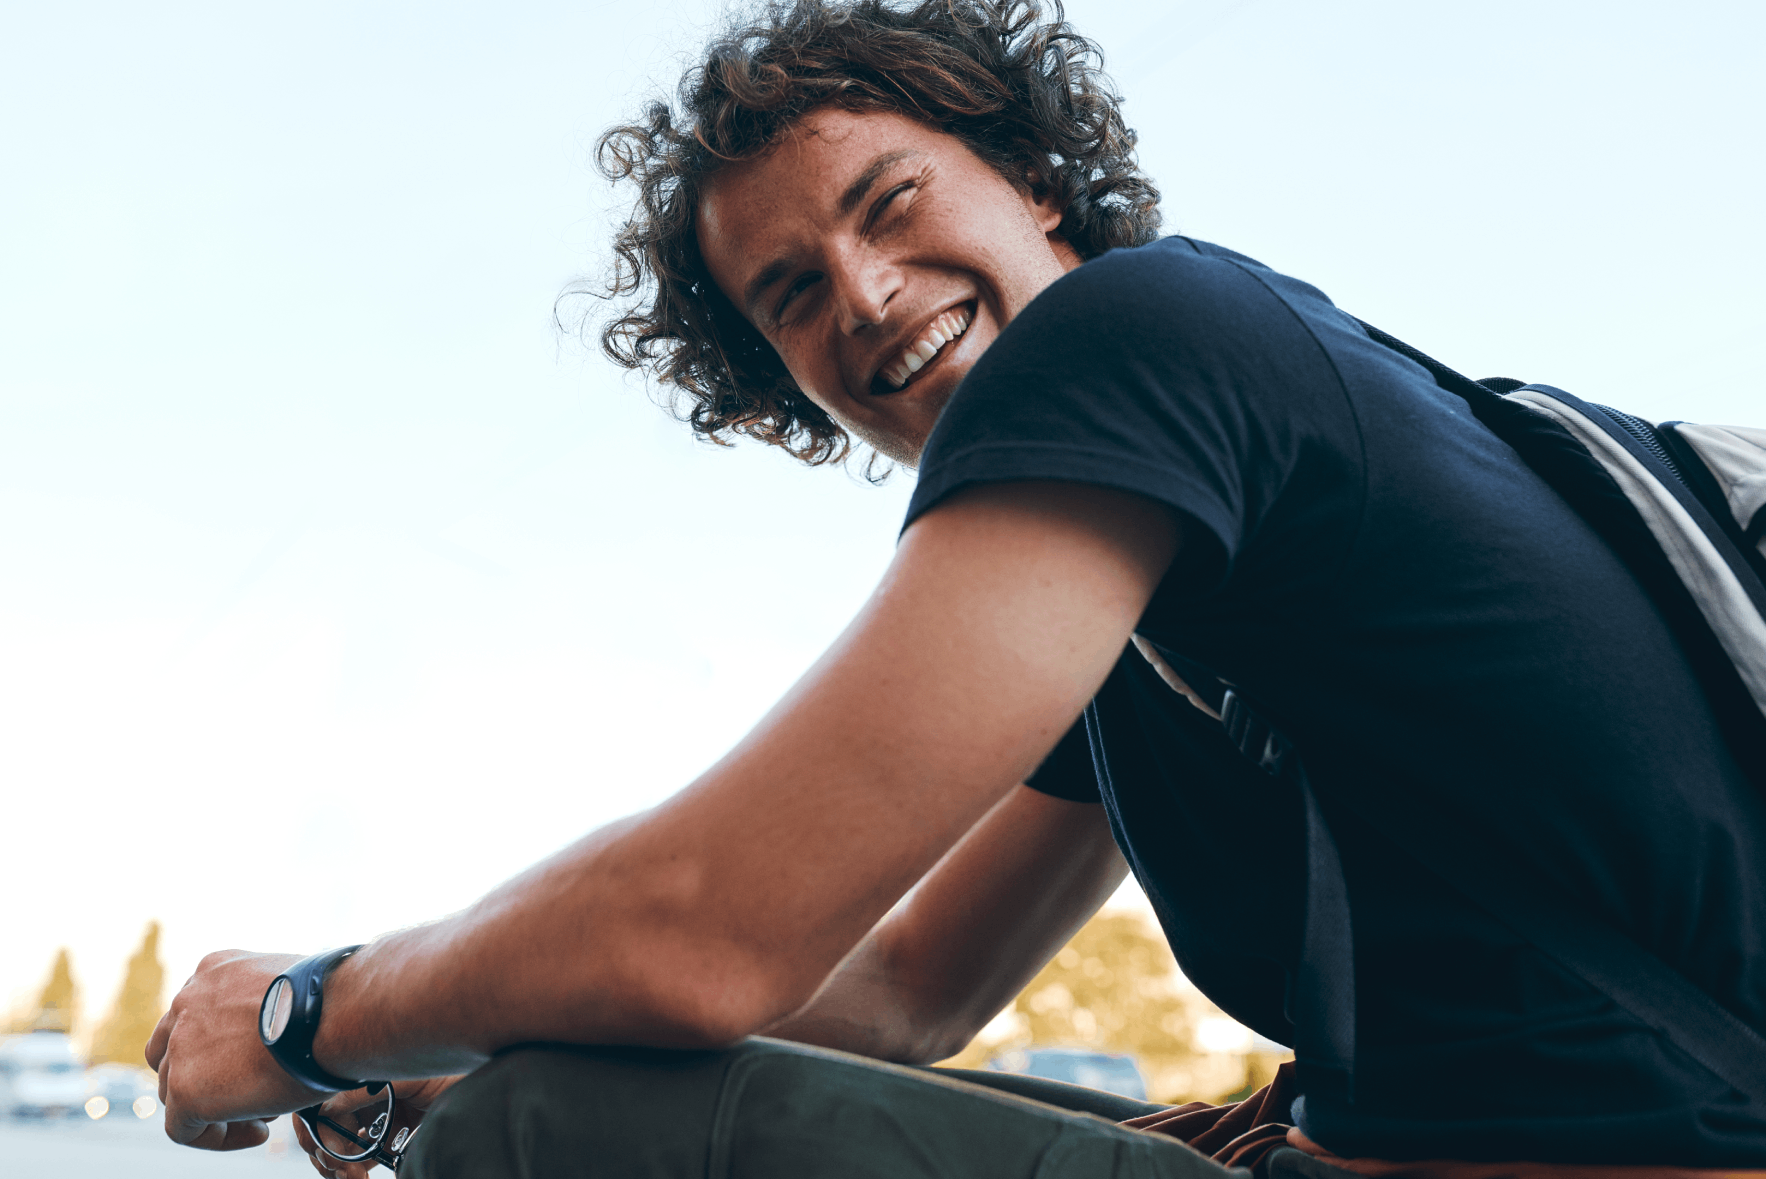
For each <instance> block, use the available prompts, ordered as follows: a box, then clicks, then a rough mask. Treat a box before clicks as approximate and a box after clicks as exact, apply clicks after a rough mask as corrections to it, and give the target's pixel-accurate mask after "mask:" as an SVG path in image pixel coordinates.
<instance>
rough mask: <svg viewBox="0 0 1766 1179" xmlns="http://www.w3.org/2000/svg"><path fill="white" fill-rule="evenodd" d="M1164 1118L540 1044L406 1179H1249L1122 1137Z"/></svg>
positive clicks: (954, 1079)
mask: <svg viewBox="0 0 1766 1179" xmlns="http://www.w3.org/2000/svg"><path fill="white" fill-rule="evenodd" d="M974 1080H984V1081H986V1082H987V1084H986V1085H982V1084H976V1083H973V1082H974ZM1008 1088H1009V1089H1012V1090H1015V1091H1016V1092H1006V1091H1005V1090H1006V1089H1008ZM1022 1094H1030V1095H1032V1096H1034V1097H1035V1098H1036V1100H1031V1099H1029V1098H1027V1097H1026V1096H1022ZM1158 1108H1160V1107H1158V1106H1151V1105H1147V1104H1146V1103H1144V1102H1138V1101H1131V1100H1128V1099H1127V1098H1122V1097H1117V1096H1115V1095H1114V1094H1109V1093H1099V1092H1096V1091H1094V1090H1089V1089H1082V1088H1080V1087H1079V1086H1076V1085H1063V1084H1061V1083H1059V1082H1053V1081H1039V1080H1037V1079H1035V1078H1028V1077H1014V1076H1011V1075H1010V1074H1004V1073H971V1072H962V1073H958V1072H955V1071H954V1070H952V1071H947V1070H936V1071H934V1070H924V1069H912V1068H902V1067H898V1066H895V1065H889V1064H881V1063H879V1062H877V1061H873V1060H866V1059H864V1058H862V1057H857V1056H849V1055H847V1054H845V1053H841V1052H829V1051H826V1050H823V1049H818V1048H807V1047H804V1046H803V1045H800V1044H790V1043H786V1042H784V1041H780V1040H768V1039H763V1038H759V1037H756V1038H754V1039H750V1040H747V1041H745V1042H744V1043H742V1044H740V1045H738V1046H737V1047H735V1048H733V1049H730V1050H728V1051H724V1052H665V1051H660V1050H653V1049H632V1048H573V1047H566V1046H562V1045H539V1046H533V1047H526V1048H519V1049H514V1050H511V1051H509V1052H505V1053H503V1054H501V1055H499V1056H498V1057H497V1058H496V1059H495V1060H493V1061H491V1062H490V1063H489V1064H487V1065H485V1066H484V1067H483V1068H481V1069H479V1070H478V1071H477V1072H475V1073H473V1074H472V1075H471V1076H470V1077H468V1078H466V1080H464V1081H462V1082H461V1083H460V1084H458V1085H456V1086H455V1087H454V1088H453V1089H452V1090H451V1091H450V1092H449V1093H448V1094H447V1095H446V1096H445V1097H444V1098H443V1099H442V1100H441V1101H440V1102H439V1103H437V1105H436V1107H435V1109H433V1110H431V1111H430V1113H429V1116H428V1117H427V1118H426V1119H425V1121H424V1125H423V1129H422V1132H421V1133H419V1134H418V1135H417V1136H416V1139H415V1141H414V1142H413V1144H412V1148H411V1152H410V1155H409V1157H408V1159H407V1162H406V1164H405V1166H404V1167H402V1168H401V1172H402V1175H403V1176H404V1179H517V1177H519V1179H575V1177H578V1176H595V1177H597V1179H601V1177H607V1179H615V1177H617V1179H626V1177H628V1176H630V1177H633V1179H640V1177H641V1179H922V1177H923V1179H994V1177H996V1176H997V1177H999V1179H1192V1177H1194V1179H1223V1177H1225V1176H1239V1177H1241V1179H1245V1177H1248V1175H1249V1173H1248V1172H1246V1171H1244V1170H1228V1169H1227V1168H1225V1167H1222V1166H1220V1165H1219V1164H1217V1163H1214V1162H1210V1161H1209V1160H1208V1159H1206V1158H1203V1157H1202V1156H1201V1155H1200V1154H1197V1153H1196V1152H1195V1151H1193V1150H1191V1149H1190V1148H1189V1147H1187V1146H1185V1145H1184V1144H1183V1143H1181V1142H1178V1141H1176V1140H1175V1139H1169V1138H1161V1137H1160V1136H1158V1135H1156V1134H1146V1133H1141V1132H1139V1131H1134V1130H1125V1129H1122V1128H1120V1127H1118V1126H1116V1125H1114V1124H1113V1122H1114V1121H1116V1120H1118V1119H1120V1118H1126V1117H1133V1116H1135V1115H1137V1114H1142V1113H1149V1112H1152V1111H1153V1110H1155V1109H1158ZM1282 1153H1283V1154H1295V1155H1297V1154H1298V1152H1293V1151H1284V1152H1282ZM1301 1157H1303V1156H1301ZM1305 1161H1307V1162H1310V1161H1312V1160H1305ZM1273 1173H1275V1174H1284V1173H1285V1174H1309V1173H1310V1172H1309V1171H1307V1170H1304V1169H1297V1170H1288V1169H1286V1168H1284V1169H1283V1170H1282V1171H1279V1172H1273ZM1337 1174H1341V1172H1337Z"/></svg>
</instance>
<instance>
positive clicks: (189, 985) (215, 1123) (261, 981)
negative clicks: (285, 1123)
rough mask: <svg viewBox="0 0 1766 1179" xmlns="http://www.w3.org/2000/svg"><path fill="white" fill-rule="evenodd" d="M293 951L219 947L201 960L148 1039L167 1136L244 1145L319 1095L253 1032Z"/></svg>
mask: <svg viewBox="0 0 1766 1179" xmlns="http://www.w3.org/2000/svg"><path fill="white" fill-rule="evenodd" d="M299 960H300V959H299V958H298V957H297V956H296V955H293V954H252V953H248V952H246V951H244V950H221V951H219V952H217V953H214V954H210V955H209V956H208V957H206V958H204V959H203V960H202V962H201V963H200V964H199V965H198V966H197V968H196V973H195V974H193V975H191V976H190V980H189V981H188V982H186V983H185V984H184V986H183V988H182V989H181V990H179V992H178V994H177V996H176V997H175V998H174V999H173V1000H172V1006H171V1009H170V1010H169V1011H167V1012H166V1013H165V1015H164V1016H163V1017H162V1018H161V1019H160V1021H159V1026H158V1027H156V1028H154V1029H153V1037H152V1039H150V1040H148V1041H147V1063H148V1064H149V1065H151V1066H152V1067H153V1070H154V1071H155V1072H157V1073H158V1074H159V1099H160V1103H161V1104H162V1105H164V1106H165V1107H166V1136H167V1137H168V1138H170V1139H171V1140H172V1141H173V1142H177V1143H181V1144H183V1145H185V1146H194V1147H197V1148H198V1149H200V1150H243V1149H245V1148H246V1147H251V1146H258V1145H260V1144H262V1143H263V1142H264V1140H265V1139H267V1138H268V1137H269V1136H270V1131H269V1127H268V1126H267V1125H266V1124H265V1123H266V1122H268V1121H270V1120H272V1119H273V1118H274V1117H275V1116H276V1115H277V1114H282V1113H287V1112H288V1111H290V1110H296V1109H304V1108H306V1107H307V1106H309V1105H312V1104H314V1103H315V1102H317V1101H319V1100H320V1099H321V1097H322V1096H323V1094H322V1093H321V1092H319V1091H316V1090H313V1089H309V1088H307V1087H306V1086H305V1085H303V1084H301V1083H300V1082H299V1081H297V1080H295V1079H294V1078H293V1077H291V1076H289V1075H288V1074H287V1073H286V1072H284V1071H283V1069H282V1066H281V1065H279V1064H277V1063H276V1058H275V1057H273V1056H271V1055H270V1050H269V1049H267V1048H265V1047H264V1045H263V1041H262V1040H260V1039H259V1038H258V1008H259V1007H260V1006H261V1005H262V1003H263V999H264V992H265V991H266V990H267V989H269V986H270V980H271V979H273V978H275V977H276V976H277V975H278V974H281V973H282V972H283V971H284V970H286V969H288V968H289V967H290V966H292V965H293V964H294V963H296V962H298V961H299Z"/></svg>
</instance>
